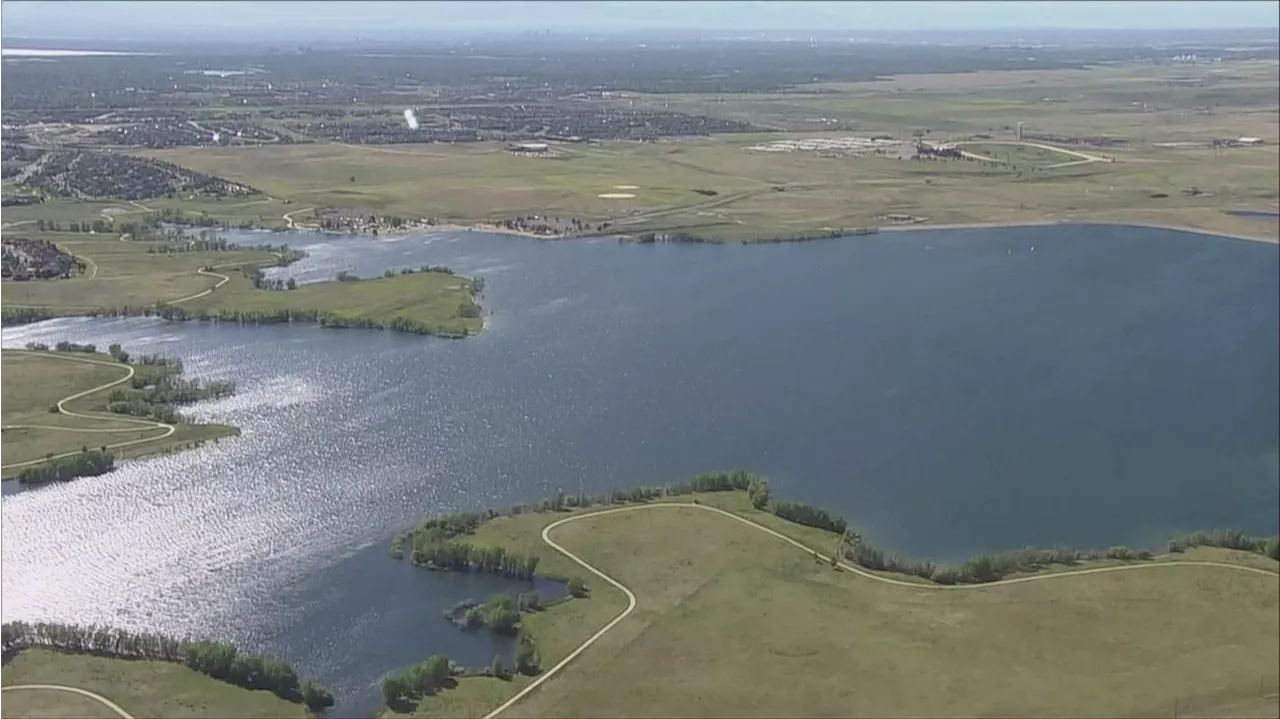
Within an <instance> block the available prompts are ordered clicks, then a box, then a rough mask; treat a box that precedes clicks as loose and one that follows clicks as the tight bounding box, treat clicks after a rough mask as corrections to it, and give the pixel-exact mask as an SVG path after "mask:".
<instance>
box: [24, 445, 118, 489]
mask: <svg viewBox="0 0 1280 719" xmlns="http://www.w3.org/2000/svg"><path fill="white" fill-rule="evenodd" d="M115 467H116V459H115V455H113V454H111V453H109V452H106V451H100V450H90V449H87V448H85V449H82V450H81V451H80V453H79V454H73V455H71V456H69V457H50V458H48V459H47V460H45V462H44V464H37V465H33V466H31V467H27V468H25V469H23V470H22V471H21V472H19V473H18V483H19V484H45V483H46V482H67V481H70V480H72V479H75V478H77V477H96V476H98V475H100V474H106V473H107V472H110V471H111V470H113V469H115Z"/></svg>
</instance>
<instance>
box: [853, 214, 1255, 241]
mask: <svg viewBox="0 0 1280 719" xmlns="http://www.w3.org/2000/svg"><path fill="white" fill-rule="evenodd" d="M1056 225H1084V226H1087V225H1096V226H1107V225H1111V226H1116V227H1140V228H1143V229H1148V230H1169V231H1171V232H1190V233H1193V234H1198V235H1209V236H1210V237H1223V238H1227V239H1232V240H1249V241H1251V242H1265V243H1268V244H1272V245H1274V244H1280V236H1277V235H1273V236H1268V235H1266V234H1264V233H1257V234H1239V233H1234V232H1227V231H1225V230H1207V229H1204V228H1200V227H1193V226H1191V225H1171V224H1164V223H1158V222H1133V221H1126V220H1114V221H1113V220H1087V219H1086V220H1027V221H1025V222H1020V221H1016V220H1012V221H1005V222H957V223H949V224H941V225H930V224H925V223H919V224H902V225H888V226H883V227H880V228H879V230H878V231H879V232H911V231H914V230H990V229H1011V228H1015V227H1051V226H1056Z"/></svg>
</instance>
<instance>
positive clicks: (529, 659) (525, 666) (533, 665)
mask: <svg viewBox="0 0 1280 719" xmlns="http://www.w3.org/2000/svg"><path fill="white" fill-rule="evenodd" d="M541 661H542V658H541V657H539V656H538V648H537V647H536V646H534V644H533V640H532V639H530V638H529V635H528V634H521V635H520V646H518V647H517V648H516V671H518V672H520V673H521V674H525V675H528V676H533V675H535V674H537V673H538V672H540V671H542V668H541V666H540V663H541Z"/></svg>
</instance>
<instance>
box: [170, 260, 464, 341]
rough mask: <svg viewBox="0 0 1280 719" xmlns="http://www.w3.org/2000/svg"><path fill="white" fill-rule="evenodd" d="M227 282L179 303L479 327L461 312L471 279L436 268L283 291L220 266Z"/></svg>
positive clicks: (449, 328)
mask: <svg viewBox="0 0 1280 719" xmlns="http://www.w3.org/2000/svg"><path fill="white" fill-rule="evenodd" d="M222 272H223V273H225V275H224V276H226V277H229V278H230V281H229V282H227V283H226V284H225V285H223V286H222V287H221V288H219V289H218V290H217V291H216V292H213V293H212V294H209V295H206V296H205V297H201V298H199V299H196V300H192V301H190V302H186V303H184V304H183V307H184V308H185V309H188V310H193V311H196V310H207V311H209V312H218V311H224V310H225V311H232V312H243V313H255V312H260V313H270V312H275V311H279V310H286V309H288V310H303V309H305V310H315V311H318V312H324V313H332V314H334V315H337V316H338V317H342V318H345V319H351V320H373V321H375V322H377V323H379V324H384V325H385V324H387V323H390V322H391V321H392V320H395V319H397V318H399V319H405V320H411V321H414V322H419V323H422V324H423V325H426V326H428V327H431V328H434V331H439V332H444V333H469V334H470V333H475V332H479V331H480V330H481V329H482V328H483V326H484V320H483V319H481V318H480V317H478V316H476V317H466V316H464V312H465V311H467V310H468V308H471V310H473V311H474V310H476V309H477V306H476V303H475V300H474V298H473V297H472V293H471V283H472V281H471V280H470V279H468V278H466V277H461V276H458V275H449V274H444V273H440V272H415V273H413V274H408V275H396V276H394V277H378V278H374V279H362V280H359V281H357V282H338V281H328V282H316V283H310V284H304V285H299V286H298V288H297V289H294V290H288V291H268V290H255V289H254V288H253V286H252V284H251V283H250V282H249V280H248V279H247V278H245V277H244V275H243V273H241V272H238V271H235V270H223V271H222Z"/></svg>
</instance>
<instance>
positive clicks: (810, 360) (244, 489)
mask: <svg viewBox="0 0 1280 719" xmlns="http://www.w3.org/2000/svg"><path fill="white" fill-rule="evenodd" d="M254 239H255V241H261V240H262V239H263V238H254ZM266 239H268V240H269V241H272V242H279V241H282V240H285V241H288V242H290V243H292V244H295V245H300V246H305V247H306V249H307V251H308V252H309V253H310V256H309V257H308V258H307V259H306V260H304V261H302V262H300V263H298V264H296V265H294V266H293V267H290V268H287V269H285V270H284V272H285V273H286V274H293V275H295V276H297V277H298V278H299V280H300V281H310V280H319V279H325V278H329V277H332V276H333V275H334V274H335V273H336V272H337V271H339V270H343V269H346V270H349V271H355V272H356V273H358V274H361V275H365V276H368V275H374V274H377V273H380V272H381V271H382V270H383V269H384V268H387V267H393V268H395V267H402V266H414V267H416V266H418V265H421V264H425V263H443V264H448V265H450V266H452V267H454V268H456V269H457V270H458V271H459V272H462V273H466V274H478V275H480V276H483V277H485V279H486V281H487V289H486V294H485V298H484V305H485V307H486V311H490V310H491V311H492V315H491V316H490V317H489V318H488V319H489V323H490V327H489V330H488V331H487V332H486V333H484V334H482V335H480V336H477V337H473V338H470V339H466V340H461V341H448V340H438V339H435V338H423V337H416V336H410V335H402V334H393V333H390V332H379V331H365V330H341V331H334V330H322V329H318V328H314V327H307V326H296V327H281V326H270V327H237V326H232V325H217V324H197V323H185V324H184V323H173V324H171V323H165V322H163V321H159V320H152V319H125V320H90V319H66V320H58V321H54V322H47V323H41V324H38V325H32V326H26V327H20V328H13V329H6V330H5V331H4V334H3V343H4V346H5V347H14V346H21V345H23V344H25V343H26V342H28V341H33V340H40V341H50V340H57V339H69V340H77V341H92V342H96V343H97V344H99V345H105V344H108V343H110V342H120V343H122V344H123V345H124V346H125V347H126V348H128V349H130V350H131V351H134V352H157V351H160V352H166V353H172V354H175V355H178V356H181V357H182V358H183V359H184V361H185V363H186V366H187V368H188V371H189V372H190V373H191V374H193V375H197V376H207V377H218V378H230V379H234V380H236V381H237V382H238V384H239V393H238V394H237V395H236V396H235V397H232V398H229V399H226V400H222V401H216V402H209V403H205V404H203V405H200V406H199V407H197V408H196V409H194V411H193V412H192V414H193V415H196V416H197V417H198V418H200V419H204V420H211V421H220V422H227V423H231V424H235V425H238V426H240V427H241V428H242V429H243V432H244V434H243V437H241V438H239V439H235V440H229V441H222V442H220V443H218V444H216V445H210V446H207V447H205V448H202V449H199V450H195V451H190V452H186V453H182V454H179V455H175V456H171V457H164V458H158V459H152V460H145V461H135V462H127V463H125V464H124V465H123V466H122V467H121V469H119V470H118V471H116V472H114V473H112V474H110V475H107V476H104V477H100V478H94V479H84V480H80V481H76V482H73V483H70V484H67V485H64V486H58V487H52V488H49V489H45V490H41V491H31V492H21V493H18V494H10V495H9V496H5V497H4V500H3V563H4V572H3V600H4V601H3V614H4V619H5V620H6V621H10V620H14V619H27V620H36V619H51V620H62V621H76V622H83V623H89V622H109V623H112V624H116V625H121V626H126V627H134V628H142V627H146V628H154V629H161V630H163V631H166V632H170V633H177V634H182V633H191V634H200V635H211V636H217V637H223V638H227V639H231V640H234V641H237V642H239V643H242V644H245V645H246V646H253V647H261V648H264V649H268V650H270V651H273V652H277V653H280V654H282V655H285V656H288V657H290V658H292V659H294V660H296V661H297V662H298V664H299V666H300V668H301V669H302V671H303V673H304V674H308V675H311V676H316V677H317V678H319V679H321V680H324V681H327V682H330V683H332V684H333V685H334V686H335V688H336V689H337V691H338V692H339V694H340V698H341V699H342V700H343V704H342V706H341V707H340V708H342V709H343V710H344V711H346V712H350V713H360V712H362V711H364V710H365V709H367V708H368V706H369V703H370V702H372V701H375V700H374V699H372V698H371V697H372V696H373V692H374V687H375V686H376V683H377V681H378V679H379V677H380V676H381V675H382V674H384V673H385V672H387V671H389V670H392V669H395V668H397V667H400V666H403V665H405V664H408V663H410V662H413V661H417V660H420V659H422V658H424V657H425V656H426V655H427V654H430V653H432V652H435V651H441V650H443V651H446V652H447V653H448V654H449V655H450V656H452V657H455V658H458V659H461V660H463V661H464V662H468V663H487V661H488V660H489V659H490V658H491V657H492V656H493V654H494V653H495V652H497V651H503V649H502V647H496V648H495V647H494V646H491V645H489V644H488V643H487V642H486V641H485V640H483V639H465V638H464V637H463V636H462V635H461V634H459V633H458V632H456V630H454V629H453V628H452V627H450V626H449V625H447V624H446V623H445V622H444V620H443V619H442V618H440V610H441V609H443V608H444V607H446V606H448V605H449V604H451V603H453V602H454V601H457V600H458V599H461V598H464V597H467V596H474V597H478V598H481V597H483V596H484V595H486V594H488V593H490V592H492V591H495V590H496V589H498V588H501V587H506V586H509V585H506V584H504V583H502V582H500V581H499V580H496V579H491V578H489V579H486V578H480V577H461V576H446V575H435V574H429V573H425V572H415V571H414V570H412V569H411V568H410V567H408V566H407V565H406V564H404V563H396V562H394V561H393V560H391V559H390V557H389V556H388V552H387V544H386V543H387V540H388V539H389V537H390V536H391V535H392V534H394V533H395V532H396V531H399V530H400V529H403V528H405V527H406V526H407V525H409V524H410V523H412V522H413V521H414V520H415V519H416V518H417V517H419V516H421V515H422V514H424V513H433V512H439V511H445V510H452V509H459V508H475V507H483V506H490V505H501V504H507V503H511V502H515V501H521V500H525V499H531V498H537V497H540V496H543V495H546V494H549V493H551V492H553V491H555V490H556V489H557V488H561V489H564V490H566V491H576V490H587V491H599V490H603V489H607V488H610V487H613V486H628V485H634V484H656V483H662V482H666V481H669V480H676V479H681V478H684V477H687V476H689V475H691V474H694V473H696V472H699V471H702V470H707V469H716V468H731V467H744V468H749V469H752V470H755V471H758V472H761V473H764V474H767V475H769V476H770V477H771V479H772V481H773V484H774V487H775V491H776V493H777V494H779V495H782V496H786V497H789V498H795V499H800V500H804V501H810V502H815V503H818V504H822V505H826V506H829V507H832V508H834V509H836V510H838V511H839V512H841V513H843V514H845V515H846V516H848V517H849V518H850V520H851V521H852V523H853V524H854V525H856V526H857V527H858V528H859V529H860V530H861V531H863V532H864V534H865V535H866V536H868V537H869V539H870V540H871V541H872V542H874V543H876V544H878V545H883V546H887V547H890V548H891V549H893V550H895V551H900V552H903V553H906V554H911V555H928V556H932V557H934V558H937V559H941V560H950V559H955V558H958V557H960V556H962V555H966V554H968V553H970V552H974V551H980V550H995V549H1003V548H1009V547H1016V546H1022V545H1026V544H1038V545H1047V544H1055V543H1065V544H1071V545H1083V546H1098V545H1112V544H1130V545H1152V544H1155V543H1158V542H1160V541H1161V540H1163V539H1164V538H1165V537H1167V536H1168V535H1169V534H1171V533H1174V532H1176V531H1181V530H1187V529H1192V528H1199V527H1219V526H1237V527H1241V528H1243V529H1246V530H1249V531H1253V532H1275V531H1277V517H1276V513H1275V507H1276V505H1277V502H1280V469H1278V464H1277V459H1276V457H1277V435H1278V434H1280V426H1278V421H1277V416H1278V415H1280V400H1278V398H1280V380H1278V377H1280V355H1278V349H1277V346H1278V343H1277V334H1278V332H1277V327H1280V310H1278V309H1277V308H1278V305H1280V288H1278V280H1277V277H1278V275H1280V265H1278V255H1277V247H1276V246H1275V245H1269V244H1263V243H1252V242H1243V241H1233V240H1225V239H1221V238H1207V237H1203V236H1197V235H1192V234H1189V233H1179V232H1168V231H1155V230H1147V229H1137V228H1122V227H1092V226H1091V227H1069V226H1062V227H1046V228H1034V229H1006V230H981V231H977V230H973V231H960V232H916V233H882V234H880V235H876V236H871V237H862V238H847V239H844V240H840V241H832V242H815V243H810V244H803V245H772V246H757V247H741V248H735V247H707V246H635V245H618V244H616V243H614V242H613V241H607V240H600V241H590V242H559V243H540V242H534V241H530V240H526V239H521V238H511V237H499V236H490V235H483V234H478V233H459V234H452V235H448V234H445V235H434V236H430V237H404V238H381V239H357V238H336V239H323V238H320V237H318V236H314V235H296V236H290V235H273V236H271V237H270V238H266Z"/></svg>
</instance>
